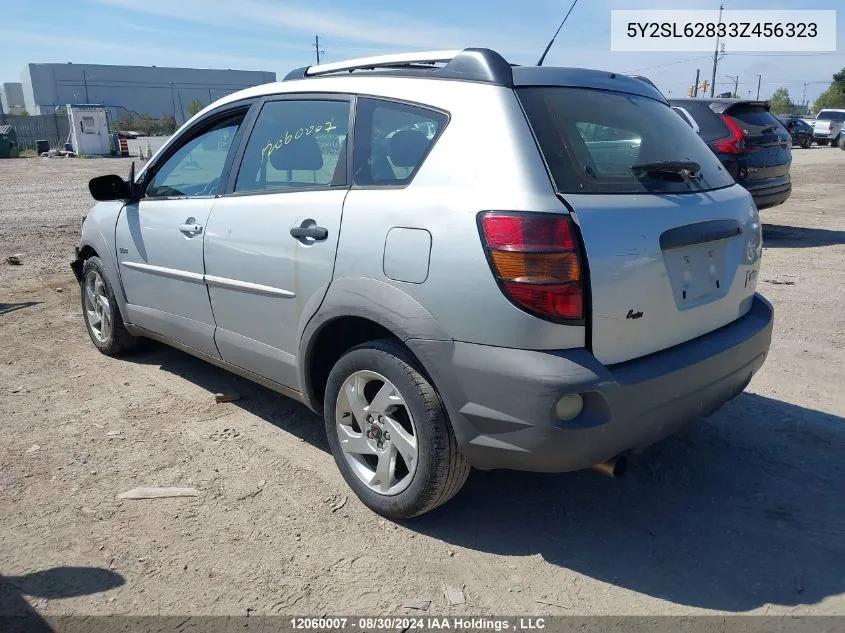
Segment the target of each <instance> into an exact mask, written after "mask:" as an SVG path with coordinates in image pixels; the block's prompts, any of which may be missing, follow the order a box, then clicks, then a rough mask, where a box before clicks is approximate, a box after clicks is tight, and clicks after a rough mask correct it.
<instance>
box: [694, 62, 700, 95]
mask: <svg viewBox="0 0 845 633" xmlns="http://www.w3.org/2000/svg"><path fill="white" fill-rule="evenodd" d="M699 76H701V69H700V68H696V69H695V83H694V84H693V86H695V89H694V90H693V94H692V96H693V97H697V96H698V78H699Z"/></svg>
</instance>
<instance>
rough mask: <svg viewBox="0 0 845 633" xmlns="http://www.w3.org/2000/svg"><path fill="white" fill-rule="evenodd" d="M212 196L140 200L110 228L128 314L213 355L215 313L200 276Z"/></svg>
mask: <svg viewBox="0 0 845 633" xmlns="http://www.w3.org/2000/svg"><path fill="white" fill-rule="evenodd" d="M213 204H214V198H205V197H203V198H185V199H174V200H141V201H140V202H137V203H134V204H130V205H127V206H126V207H124V208H123V210H122V211H121V213H120V216H119V218H118V220H117V226H116V229H115V237H114V239H115V244H116V247H117V248H116V249H115V250H116V251H117V261H118V264H119V268H120V277H121V281H122V283H123V289H124V292H125V294H126V300H127V304H128V305H127V311H126V316H127V318H128V320H129V321H130V322H132V323H134V324H136V325H138V326H140V327H143V328H146V329H148V330H153V331H155V332H159V333H160V334H162V335H163V336H167V337H168V338H172V339H174V340H177V341H181V342H182V343H184V344H185V345H189V346H191V347H194V348H196V349H198V350H201V351H203V352H205V353H206V354H211V355H215V356H216V355H217V349H216V347H215V346H214V327H215V322H214V315H213V314H212V311H211V303H210V302H209V300H208V290H207V288H206V285H205V282H204V275H205V265H204V254H203V233H202V232H200V233H191V232H186V231H183V230H180V227H181V226H182V225H183V224H187V223H190V224H196V225H199V226H205V225H206V224H207V223H208V217H209V214H210V213H211V207H212V205H213Z"/></svg>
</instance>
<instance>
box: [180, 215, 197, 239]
mask: <svg viewBox="0 0 845 633" xmlns="http://www.w3.org/2000/svg"><path fill="white" fill-rule="evenodd" d="M179 230H180V231H181V232H182V233H187V234H188V235H199V234H200V233H202V224H197V223H196V220H194V218H188V219H187V220H186V221H185V224H180V225H179Z"/></svg>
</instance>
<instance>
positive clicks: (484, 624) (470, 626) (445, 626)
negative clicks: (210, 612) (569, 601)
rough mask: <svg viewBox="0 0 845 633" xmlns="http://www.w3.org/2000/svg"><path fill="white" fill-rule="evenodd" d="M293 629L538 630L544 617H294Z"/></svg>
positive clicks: (543, 623) (543, 627)
mask: <svg viewBox="0 0 845 633" xmlns="http://www.w3.org/2000/svg"><path fill="white" fill-rule="evenodd" d="M290 625H291V628H292V629H295V630H299V631H308V630H310V631H345V630H359V631H380V630H383V631H387V630H397V629H398V630H403V631H409V630H421V631H540V630H543V629H545V628H546V619H545V618H534V617H531V618H529V617H518V618H482V617H434V616H431V617H424V618H421V617H401V616H400V617H370V618H368V617H358V618H346V617H320V618H309V617H296V618H291V620H290Z"/></svg>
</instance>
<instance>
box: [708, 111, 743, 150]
mask: <svg viewBox="0 0 845 633" xmlns="http://www.w3.org/2000/svg"><path fill="white" fill-rule="evenodd" d="M722 120H723V121H724V122H725V125H727V126H728V129H729V130H730V132H731V135H730V136H729V137H728V138H726V139H722V140H721V141H714V142H713V146H714V147H715V148H716V149H717V150H719V151H720V152H721V153H723V154H742V153H744V152H745V150H746V148H745V131H744V130H743V129H742V128H741V127H740V126H739V123H737V120H736V119H735V118H733V117H732V116H729V115H727V114H723V115H722Z"/></svg>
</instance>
